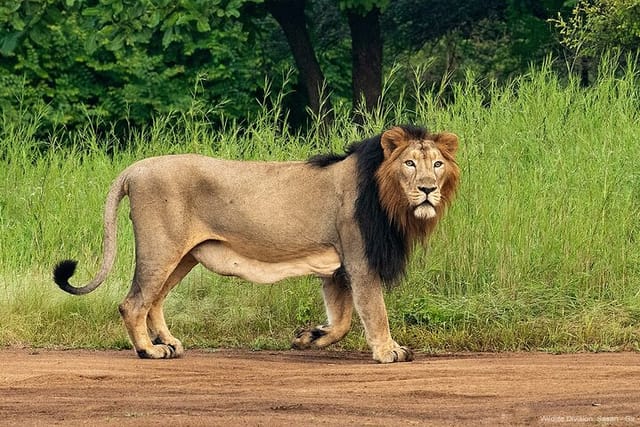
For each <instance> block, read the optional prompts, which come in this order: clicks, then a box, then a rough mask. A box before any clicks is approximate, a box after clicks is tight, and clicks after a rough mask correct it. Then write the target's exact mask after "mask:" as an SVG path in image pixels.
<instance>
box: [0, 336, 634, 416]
mask: <svg viewBox="0 0 640 427" xmlns="http://www.w3.org/2000/svg"><path fill="white" fill-rule="evenodd" d="M56 424H57V425H118V426H129V425H135V426H140V425H151V424H163V425H176V426H181V425H189V426H191V425H225V426H227V425H264V426H271V425H296V426H297V425H341V426H342V425H400V424H415V425H482V424H484V425H524V424H536V425H584V424H592V425H620V426H624V425H640V354H634V353H601V354H574V355H549V354H538V353H533V354H532V353H516V354H459V355H451V356H429V355H424V354H422V355H421V354H418V355H417V358H416V360H415V361H414V362H412V363H400V364H392V365H378V364H376V363H374V362H373V361H372V360H371V359H370V355H369V354H368V353H353V352H341V351H302V352H298V351H284V352H280V351H278V352H275V351H260V352H251V351H238V350H219V351H211V352H207V351H201V350H199V351H198V350H187V353H186V355H185V357H184V358H182V359H174V360H160V361H154V360H140V359H138V358H137V357H136V356H135V354H134V353H133V352H132V351H75V350H73V351H51V350H33V349H32V350H30V349H0V425H21V426H27V425H56Z"/></svg>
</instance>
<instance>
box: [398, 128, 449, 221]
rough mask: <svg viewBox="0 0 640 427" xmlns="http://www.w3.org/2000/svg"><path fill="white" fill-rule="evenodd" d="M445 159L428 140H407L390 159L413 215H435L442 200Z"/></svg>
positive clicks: (422, 217)
mask: <svg viewBox="0 0 640 427" xmlns="http://www.w3.org/2000/svg"><path fill="white" fill-rule="evenodd" d="M445 162H446V159H445V158H444V156H443V155H442V153H441V152H440V150H438V148H437V147H436V146H435V143H433V142H432V141H411V142H410V143H409V144H408V146H407V147H406V148H405V149H404V150H402V152H401V153H400V154H399V155H398V156H397V158H396V159H395V160H394V161H393V168H394V169H395V170H396V172H395V173H396V176H397V179H398V184H399V185H400V188H401V189H402V192H403V193H404V195H405V197H406V198H407V204H408V206H410V208H411V209H412V210H413V214H414V215H415V216H416V217H417V218H420V219H429V218H433V217H435V216H436V207H437V206H438V205H439V204H440V202H441V200H442V192H441V190H440V189H441V187H442V184H443V183H444V177H445V170H446V166H445Z"/></svg>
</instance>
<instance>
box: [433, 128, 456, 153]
mask: <svg viewBox="0 0 640 427" xmlns="http://www.w3.org/2000/svg"><path fill="white" fill-rule="evenodd" d="M434 142H435V143H436V145H437V146H438V149H439V150H440V151H446V152H447V153H449V154H450V155H451V156H452V157H453V156H455V155H456V151H458V135H456V134H455V133H449V132H442V133H439V134H437V135H435V137H434Z"/></svg>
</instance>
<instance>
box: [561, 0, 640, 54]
mask: <svg viewBox="0 0 640 427" xmlns="http://www.w3.org/2000/svg"><path fill="white" fill-rule="evenodd" d="M552 22H554V23H555V25H556V27H557V28H558V30H559V32H560V36H561V42H562V43H563V45H565V46H566V47H568V48H569V49H571V50H573V51H574V52H577V53H583V54H585V55H592V56H593V55H598V54H600V53H602V52H603V51H606V50H608V49H612V48H621V49H622V50H623V51H625V50H626V51H632V52H635V51H637V49H638V48H639V47H640V1H639V0H602V1H598V2H592V1H588V0H579V1H578V2H577V4H576V5H575V7H574V8H573V11H572V13H571V15H570V16H569V17H568V18H566V19H565V18H563V17H562V16H558V18H557V19H554V20H552Z"/></svg>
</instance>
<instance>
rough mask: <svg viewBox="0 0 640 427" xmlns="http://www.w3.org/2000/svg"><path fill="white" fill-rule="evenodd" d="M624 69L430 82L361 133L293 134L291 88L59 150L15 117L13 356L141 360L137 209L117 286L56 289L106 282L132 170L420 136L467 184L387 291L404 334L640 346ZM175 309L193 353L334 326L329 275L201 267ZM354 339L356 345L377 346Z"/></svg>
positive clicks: (6, 263) (639, 130)
mask: <svg viewBox="0 0 640 427" xmlns="http://www.w3.org/2000/svg"><path fill="white" fill-rule="evenodd" d="M616 62H617V61H615V60H613V59H607V58H605V59H604V60H603V61H602V63H601V70H600V73H599V77H598V79H597V80H596V81H595V82H593V83H592V85H591V86H590V87H587V88H584V87H581V86H580V82H579V79H578V78H570V79H569V80H568V81H564V80H563V79H560V78H559V77H558V75H557V74H556V73H555V72H554V71H553V70H552V66H551V64H549V63H547V64H546V65H544V66H543V67H538V68H534V69H532V70H530V71H529V72H528V73H526V74H524V75H522V76H520V77H518V78H516V79H514V80H513V81H512V83H511V84H509V85H506V86H501V85H497V84H494V85H489V86H488V87H487V86H486V85H485V84H484V82H479V81H478V80H476V79H474V78H473V77H472V76H471V75H468V76H467V79H466V80H465V81H463V82H461V83H459V84H452V85H451V86H449V87H448V88H447V90H448V91H449V92H450V96H448V99H447V102H443V99H442V97H441V96H440V95H441V91H438V90H433V91H432V90H431V89H425V88H424V87H423V86H421V85H419V84H417V85H415V86H414V87H405V90H404V91H403V92H400V91H399V93H400V94H401V95H400V96H397V97H396V98H395V99H390V100H388V102H387V100H384V101H385V102H383V104H382V105H383V106H382V107H379V108H378V109H376V110H375V111H374V112H373V113H372V114H371V115H369V116H367V117H365V120H364V125H362V126H356V125H353V124H352V122H351V116H350V112H349V111H348V109H336V110H335V112H334V116H335V118H334V121H333V125H332V126H330V127H329V128H326V127H324V126H323V125H322V124H321V123H320V121H315V122H312V123H311V125H310V127H309V129H308V130H307V131H304V132H292V131H291V130H290V128H289V127H287V126H283V122H284V119H285V116H286V114H285V111H284V110H283V108H282V106H283V95H282V93H283V91H282V90H276V91H270V92H269V93H270V95H269V96H267V97H266V98H265V100H264V101H263V102H262V103H261V104H260V107H259V108H258V109H257V110H256V113H255V117H254V119H253V120H251V121H247V122H246V123H244V124H242V125H240V124H238V123H237V122H234V121H233V120H227V119H225V117H224V116H223V115H221V116H219V117H220V120H219V122H218V123H221V124H222V125H212V122H211V120H210V119H209V114H210V113H211V111H210V110H208V109H207V108H206V107H204V106H203V103H202V102H201V101H200V100H199V98H198V97H197V95H196V97H195V98H192V99H190V100H189V107H188V109H187V110H186V111H184V112H176V113H173V114H166V115H158V116H156V118H155V119H154V120H153V122H152V123H150V124H148V125H141V126H132V128H131V129H129V131H128V132H126V133H127V134H128V137H127V139H126V140H124V141H123V140H118V139H117V137H116V134H117V133H118V132H117V130H116V129H114V128H112V129H109V128H105V127H100V126H99V125H100V123H99V122H97V121H96V120H95V119H90V118H87V120H85V123H84V125H83V126H82V127H80V128H79V129H77V130H76V131H74V132H68V131H65V130H64V129H57V130H55V131H54V132H52V133H51V134H50V135H49V136H47V137H42V136H41V132H40V128H41V126H46V121H45V120H44V115H45V114H46V111H43V110H40V109H34V108H27V107H24V108H20V109H18V110H17V114H18V117H17V118H11V119H10V118H8V116H6V115H4V116H3V119H2V123H1V128H0V228H1V230H2V233H0V311H1V312H2V322H0V344H4V345H23V344H24V345H36V346H52V345H60V346H70V347H74V346H86V347H127V346H128V345H129V344H128V340H127V338H126V333H125V331H124V328H123V326H122V325H121V322H120V320H119V315H118V311H117V304H118V302H119V301H120V300H121V299H122V298H123V297H124V295H125V293H126V289H127V288H128V285H129V281H130V280H131V274H132V262H133V261H132V260H133V254H132V252H133V248H132V236H131V229H130V224H129V222H128V221H127V220H126V206H123V208H124V209H121V212H120V213H121V221H120V232H119V256H118V258H117V264H116V267H115V269H114V271H113V273H112V275H111V276H110V278H109V279H108V280H107V282H106V283H105V284H104V285H103V286H102V287H101V288H100V289H98V290H97V291H96V292H94V293H93V294H91V295H89V296H86V297H80V298H79V297H72V296H69V295H66V294H64V293H62V292H61V291H59V290H58V289H57V288H56V287H55V285H54V284H53V283H52V281H51V279H50V275H51V268H52V266H53V265H54V263H55V262H56V261H58V260H59V259H60V258H65V257H77V258H78V259H79V260H80V268H79V272H78V277H77V278H75V279H76V283H79V282H84V281H86V280H88V278H90V277H91V275H92V274H94V273H95V271H96V269H97V267H98V265H99V261H100V256H101V216H102V215H101V211H102V206H103V203H104V195H105V193H106V191H107V188H108V185H109V182H110V181H111V180H112V179H113V178H114V177H115V176H116V175H117V173H118V172H119V171H120V170H121V169H122V168H124V167H125V166H126V165H128V164H130V163H131V162H132V161H134V160H136V159H140V158H143V157H146V156H150V155H155V154H167V153H174V152H200V153H205V154H210V155H216V156H221V157H226V158H242V159H278V160H287V159H304V158H307V157H308V156H309V155H311V154H315V153H318V152H324V151H329V150H341V149H342V148H343V147H344V146H346V145H347V144H348V143H350V142H352V141H354V140H358V139H361V138H363V137H365V136H370V135H372V134H374V133H378V132H379V131H380V130H381V129H383V128H384V127H386V126H388V125H390V124H393V123H403V122H411V123H418V124H426V125H427V126H429V128H430V129H432V130H450V131H454V132H456V133H458V134H459V135H460V136H461V151H460V154H459V164H460V166H461V169H462V177H463V181H462V187H461V189H460V192H459V196H458V198H457V200H456V202H455V203H454V205H453V207H452V209H451V210H450V211H449V213H448V215H447V217H446V218H445V220H444V221H443V222H442V223H441V224H440V226H439V228H438V230H437V232H436V234H435V235H434V236H433V239H432V242H431V244H430V245H429V248H428V249H427V250H421V251H419V252H418V253H417V254H416V256H415V257H414V258H413V259H412V262H411V267H410V272H409V275H408V277H407V280H406V282H405V283H404V284H403V285H401V286H399V287H398V288H397V289H395V290H394V291H391V292H389V293H388V295H387V303H388V307H389V312H390V321H391V323H392V329H393V331H394V335H395V337H396V338H397V339H398V340H399V341H401V342H402V343H404V344H407V345H411V346H412V347H414V348H416V349H421V350H428V351H446V350H521V349H542V350H549V351H567V350H615V349H636V350H637V349H638V347H639V342H640V245H639V244H638V240H639V239H640V174H639V173H638V168H637V165H638V164H639V162H640V150H639V149H638V141H640V109H639V108H638V107H639V106H640V105H639V101H638V100H639V99H640V81H639V80H638V78H639V77H638V71H639V70H638V69H636V68H634V67H633V66H631V65H628V68H626V69H623V70H620V72H619V73H616V70H615V69H614V68H613V67H611V66H610V64H615V63H616ZM624 62H626V63H627V64H631V63H632V62H633V61H624ZM416 81H419V79H416ZM284 91H286V89H284ZM383 93H390V91H386V90H385V91H383ZM125 205H126V203H125ZM166 311H167V317H168V319H169V323H170V326H171V327H172V329H173V331H174V332H175V334H176V336H178V337H180V338H182V339H183V340H184V343H185V345H186V346H187V347H193V346H240V345H241V346H251V347H255V348H285V347H287V346H288V344H289V342H290V339H291V337H292V334H293V332H294V330H295V329H296V328H297V327H298V326H301V325H304V324H308V323H315V322H322V321H323V320H324V318H323V316H324V314H323V309H322V299H321V296H320V291H319V286H318V285H317V281H316V280H315V279H313V278H303V279H295V280H293V279H292V280H287V281H285V283H281V284H275V285H266V286H265V285H262V286H259V285H252V284H248V283H244V282H242V281H240V280H236V279H230V278H221V277H218V276H215V275H212V274H209V273H208V272H206V271H204V270H202V269H197V270H195V271H194V272H192V273H191V274H190V275H189V276H188V277H187V279H186V280H185V283H183V284H182V285H181V286H179V287H178V288H176V290H174V292H173V293H172V294H171V295H170V296H169V299H168V307H167V310H166ZM354 325H355V328H354V331H352V332H351V333H350V334H349V336H348V338H347V340H346V341H345V343H344V344H343V345H345V346H347V347H349V348H365V344H364V338H363V333H362V331H361V329H360V328H359V326H358V322H357V320H356V321H355V322H354Z"/></svg>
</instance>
